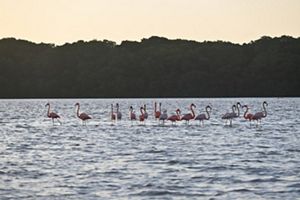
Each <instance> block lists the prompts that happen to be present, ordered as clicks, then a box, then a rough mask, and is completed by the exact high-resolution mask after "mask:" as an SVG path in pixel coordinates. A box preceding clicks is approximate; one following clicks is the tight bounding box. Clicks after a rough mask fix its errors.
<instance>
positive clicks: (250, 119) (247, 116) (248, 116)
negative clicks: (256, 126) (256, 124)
mask: <svg viewBox="0 0 300 200" xmlns="http://www.w3.org/2000/svg"><path fill="white" fill-rule="evenodd" d="M242 108H246V111H245V112H244V119H245V120H249V121H250V125H251V121H252V118H253V114H251V113H248V111H249V107H248V105H243V107H242Z"/></svg>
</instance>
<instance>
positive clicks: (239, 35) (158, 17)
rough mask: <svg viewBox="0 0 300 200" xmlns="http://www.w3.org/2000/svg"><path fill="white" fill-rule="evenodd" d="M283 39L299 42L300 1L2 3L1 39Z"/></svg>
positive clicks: (43, 0) (3, 0)
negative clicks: (267, 37)
mask: <svg viewBox="0 0 300 200" xmlns="http://www.w3.org/2000/svg"><path fill="white" fill-rule="evenodd" d="M281 35H290V36H293V37H299V36H300V0H0V38H6V37H15V38H17V39H25V40H29V41H33V42H37V43H40V42H45V43H54V44H57V45H60V44H64V43H66V42H75V41H78V40H85V41H89V40H94V39H96V40H104V39H107V40H111V41H115V42H117V43H120V42H121V41H124V40H134V41H140V40H141V39H143V38H149V37H151V36H161V37H166V38H169V39H187V40H196V41H199V42H201V41H205V40H206V41H207V40H210V41H216V40H223V41H231V42H234V43H240V44H241V43H248V42H250V41H251V40H256V39H259V38H260V37H262V36H271V37H278V36H281Z"/></svg>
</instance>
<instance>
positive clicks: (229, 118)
mask: <svg viewBox="0 0 300 200" xmlns="http://www.w3.org/2000/svg"><path fill="white" fill-rule="evenodd" d="M231 108H232V112H231V113H225V114H224V115H223V116H222V119H225V120H226V121H225V124H226V123H227V121H228V120H229V121H230V126H232V119H233V118H235V116H236V113H235V110H236V105H233V106H232V107H231Z"/></svg>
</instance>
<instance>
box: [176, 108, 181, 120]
mask: <svg viewBox="0 0 300 200" xmlns="http://www.w3.org/2000/svg"><path fill="white" fill-rule="evenodd" d="M176 114H177V118H178V119H180V111H179V110H176Z"/></svg>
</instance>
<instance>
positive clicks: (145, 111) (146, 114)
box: [144, 104, 148, 119]
mask: <svg viewBox="0 0 300 200" xmlns="http://www.w3.org/2000/svg"><path fill="white" fill-rule="evenodd" d="M144 118H145V119H148V113H147V109H146V104H144Z"/></svg>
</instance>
